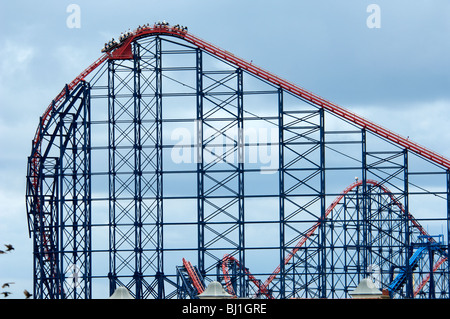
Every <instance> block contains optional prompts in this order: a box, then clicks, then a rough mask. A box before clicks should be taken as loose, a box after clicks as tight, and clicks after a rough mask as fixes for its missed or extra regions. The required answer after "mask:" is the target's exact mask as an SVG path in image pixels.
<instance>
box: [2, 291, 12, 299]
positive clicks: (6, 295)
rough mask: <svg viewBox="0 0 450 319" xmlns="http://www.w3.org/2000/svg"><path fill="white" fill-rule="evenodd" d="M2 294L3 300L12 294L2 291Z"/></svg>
mask: <svg viewBox="0 0 450 319" xmlns="http://www.w3.org/2000/svg"><path fill="white" fill-rule="evenodd" d="M2 294H3V295H5V298H6V297H8V296H9V295H10V294H12V292H9V291H3V292H2Z"/></svg>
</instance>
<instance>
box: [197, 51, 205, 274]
mask: <svg viewBox="0 0 450 319" xmlns="http://www.w3.org/2000/svg"><path fill="white" fill-rule="evenodd" d="M196 86H197V87H196V89H197V116H196V127H195V129H196V134H195V137H196V141H194V142H195V143H196V158H195V160H196V163H197V216H198V217H197V236H198V239H197V241H198V244H197V247H198V252H197V253H198V263H197V265H198V270H199V272H200V274H201V275H202V276H205V274H206V272H205V211H204V206H205V194H204V178H205V172H204V167H203V165H204V163H203V161H204V158H203V156H204V154H203V149H204V146H203V95H204V93H203V60H202V51H201V50H200V49H197V50H196Z"/></svg>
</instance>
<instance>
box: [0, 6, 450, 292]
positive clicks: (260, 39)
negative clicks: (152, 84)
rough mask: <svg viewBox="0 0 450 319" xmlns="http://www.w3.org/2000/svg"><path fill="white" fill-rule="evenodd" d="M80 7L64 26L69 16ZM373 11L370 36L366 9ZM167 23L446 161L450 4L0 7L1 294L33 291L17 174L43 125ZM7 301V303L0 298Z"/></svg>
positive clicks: (449, 148)
mask: <svg viewBox="0 0 450 319" xmlns="http://www.w3.org/2000/svg"><path fill="white" fill-rule="evenodd" d="M70 4H76V5H78V6H79V8H80V9H81V13H80V22H81V25H80V27H79V28H77V27H76V28H70V27H69V26H68V24H67V18H68V17H69V15H70V13H68V12H67V8H68V6H69V5H70ZM370 4H376V5H378V7H379V8H380V20H379V21H380V27H379V28H369V26H368V24H367V19H368V18H369V16H370V15H371V12H368V10H367V9H368V6H369V5H370ZM158 20H166V21H168V22H169V23H170V24H172V25H173V24H182V25H185V26H188V27H189V32H192V33H193V34H195V35H196V36H198V37H200V38H203V39H205V40H207V41H209V42H212V43H214V44H216V45H217V46H219V47H222V48H224V49H226V50H228V51H230V52H232V53H234V54H236V55H238V56H240V57H242V58H244V59H246V60H253V63H254V64H256V65H259V66H261V67H263V68H265V69H267V70H269V71H271V72H272V73H275V74H277V75H279V76H281V77H283V78H286V79H288V80H290V81H292V82H294V83H296V84H298V85H300V86H302V87H304V88H306V89H308V90H311V91H313V92H314V93H317V94H318V95H321V96H323V97H325V98H326V99H328V100H331V101H333V102H336V103H338V104H340V105H342V106H344V107H346V108H348V109H350V110H352V111H355V112H357V113H359V114H361V115H363V116H365V117H368V118H370V119H371V120H372V121H374V122H376V123H379V124H382V125H383V126H385V127H387V128H389V129H391V130H393V131H395V132H398V133H400V134H402V135H405V136H409V137H410V138H411V139H413V140H415V141H418V142H419V143H420V144H423V145H425V146H427V147H429V148H431V149H433V150H435V151H437V152H438V153H441V154H443V155H445V156H447V157H450V133H449V130H448V122H449V120H450V90H449V88H450V75H449V74H450V59H449V57H450V41H449V35H450V2H449V1H448V0H415V1H406V0H405V1H404V0H402V1H400V0H389V1H381V0H371V1H365V0H341V1H337V0H322V1H303V0H285V1H283V0H281V1H273V0H272V1H266V0H247V1H242V0H240V1H236V0H227V1H212V0H170V1H167V0H164V1H155V0H145V1H133V0H131V1H126V2H125V1H117V0H110V1H100V0H96V1H92V0H91V1H81V0H78V1H77V0H72V1H65V0H44V1H20V0H19V1H3V0H2V1H1V2H0V30H2V32H1V33H0V246H1V247H0V249H3V248H4V247H3V244H6V243H11V244H14V245H15V246H16V250H15V251H13V252H12V253H8V254H4V255H0V284H2V283H3V282H7V281H14V282H15V283H16V284H15V285H13V287H12V288H11V291H12V292H13V293H14V294H13V295H12V296H10V298H11V297H13V298H23V296H22V291H23V289H28V290H32V255H31V251H32V240H31V239H29V238H28V230H27V222H26V210H25V175H26V163H27V157H28V155H29V154H30V150H31V140H32V138H33V136H34V133H35V130H36V127H37V124H38V120H39V116H41V115H42V113H43V111H44V110H45V108H46V107H47V106H48V104H49V103H50V101H51V100H52V99H53V98H54V97H55V96H56V95H57V93H58V92H59V91H60V90H61V89H62V87H63V86H64V84H65V83H68V82H70V81H71V80H72V79H73V78H75V77H76V76H77V75H78V74H79V73H80V72H81V71H83V69H84V68H86V67H87V66H88V65H89V64H91V63H92V62H93V61H94V60H95V59H96V58H98V57H99V56H100V55H101V52H100V50H101V48H102V47H103V44H104V43H105V42H106V41H108V40H110V39H111V38H112V37H115V38H118V36H119V34H120V32H122V31H125V30H127V29H128V28H131V29H134V28H136V27H137V26H138V25H140V24H144V23H150V24H153V23H154V22H155V21H158ZM1 298H3V296H1Z"/></svg>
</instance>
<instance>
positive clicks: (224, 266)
mask: <svg viewBox="0 0 450 319" xmlns="http://www.w3.org/2000/svg"><path fill="white" fill-rule="evenodd" d="M366 183H367V184H369V185H372V186H375V187H379V188H380V189H381V190H382V191H383V192H384V193H385V194H386V195H388V196H389V197H390V199H391V201H392V203H393V204H395V205H396V206H397V207H398V208H400V210H401V211H402V213H403V214H405V215H406V216H407V217H408V218H409V219H410V220H411V223H412V224H413V226H414V227H416V228H417V229H418V230H419V232H420V233H421V234H422V235H425V236H427V238H428V240H429V241H432V242H434V241H435V240H434V238H433V237H431V236H429V234H428V233H427V232H426V230H425V229H424V228H423V227H422V226H421V225H420V224H419V223H418V222H417V220H415V218H414V217H413V216H412V215H411V214H410V213H408V212H406V210H405V208H404V207H403V205H402V204H401V203H400V202H399V201H398V200H397V199H396V198H395V197H394V195H393V194H392V193H391V191H390V190H389V189H388V188H386V187H385V186H383V185H382V184H380V183H379V182H377V181H375V180H366ZM363 184H364V181H363V180H359V181H356V182H355V183H353V184H351V185H350V186H348V187H347V188H346V189H345V190H344V191H343V192H342V193H341V194H340V195H339V196H338V197H336V199H335V200H334V201H333V202H332V203H331V205H330V206H329V207H328V208H327V210H326V211H325V217H324V218H327V217H328V216H329V214H330V213H331V212H332V211H333V210H334V209H335V208H336V206H337V205H338V204H339V203H340V201H341V200H342V198H343V197H344V196H345V195H346V194H348V193H349V192H350V191H352V190H353V189H355V188H357V187H358V186H361V185H363ZM320 224H321V222H320V221H318V222H316V223H315V224H314V226H312V227H311V228H309V230H308V231H307V232H306V234H305V235H304V236H303V237H302V238H301V239H300V240H299V241H298V243H297V245H295V247H294V248H293V249H292V251H291V252H290V253H289V254H288V256H287V257H286V258H285V260H284V265H287V264H288V263H289V261H290V260H291V259H292V257H294V255H295V254H296V253H297V252H298V250H299V249H300V248H301V247H302V246H303V245H304V244H305V243H306V241H307V240H308V239H309V238H310V237H311V236H312V235H313V234H314V233H315V232H316V230H317V228H319V226H320ZM446 260H447V258H446V257H442V258H440V259H439V260H438V262H437V263H436V264H435V266H434V267H433V270H432V271H433V272H434V271H436V270H437V269H438V268H439V267H440V266H441V265H442V264H443V263H444V262H445V261H446ZM228 261H233V262H235V263H237V264H238V265H239V261H238V260H237V259H235V258H234V257H232V256H230V255H225V256H224V257H223V259H222V272H223V274H224V280H225V286H226V288H227V289H228V292H229V293H230V294H233V295H234V291H233V290H232V288H231V281H230V277H229V275H228V267H227V265H228ZM280 271H281V265H279V266H278V267H277V268H276V269H275V270H274V272H273V273H272V274H271V275H270V276H269V278H267V280H266V281H265V282H264V284H260V283H259V281H258V280H257V279H256V278H255V277H254V276H253V275H252V274H251V273H250V272H249V271H248V270H246V274H247V275H248V276H249V279H250V280H251V281H252V282H253V283H254V284H255V285H256V286H257V287H258V289H259V293H260V294H263V295H265V296H266V297H268V298H270V299H272V298H273V297H272V295H271V294H270V292H269V285H270V284H271V283H272V281H273V280H274V279H275V278H276V277H277V275H278V274H279V273H280ZM429 280H430V275H428V276H426V277H425V279H424V280H423V281H422V283H421V284H420V285H418V286H417V288H416V290H415V291H414V296H416V295H417V294H418V293H419V292H420V290H422V289H423V287H424V286H425V284H426V283H427V282H428V281H429Z"/></svg>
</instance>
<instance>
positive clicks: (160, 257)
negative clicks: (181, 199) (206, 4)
mask: <svg viewBox="0 0 450 319" xmlns="http://www.w3.org/2000/svg"><path fill="white" fill-rule="evenodd" d="M155 41H156V53H155V58H156V68H155V73H156V76H155V78H156V92H155V98H156V120H155V122H156V143H155V150H156V179H157V181H156V193H157V195H156V205H157V216H156V219H157V220H156V227H157V236H158V239H157V262H158V270H157V272H156V280H157V285H158V290H157V293H158V299H162V298H164V294H165V290H164V280H163V279H164V278H165V277H164V240H163V238H164V233H163V230H164V227H163V222H164V202H163V176H164V175H163V137H162V136H163V131H162V118H163V113H162V92H163V89H162V88H163V83H162V47H161V38H160V37H157V38H156V39H155Z"/></svg>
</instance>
